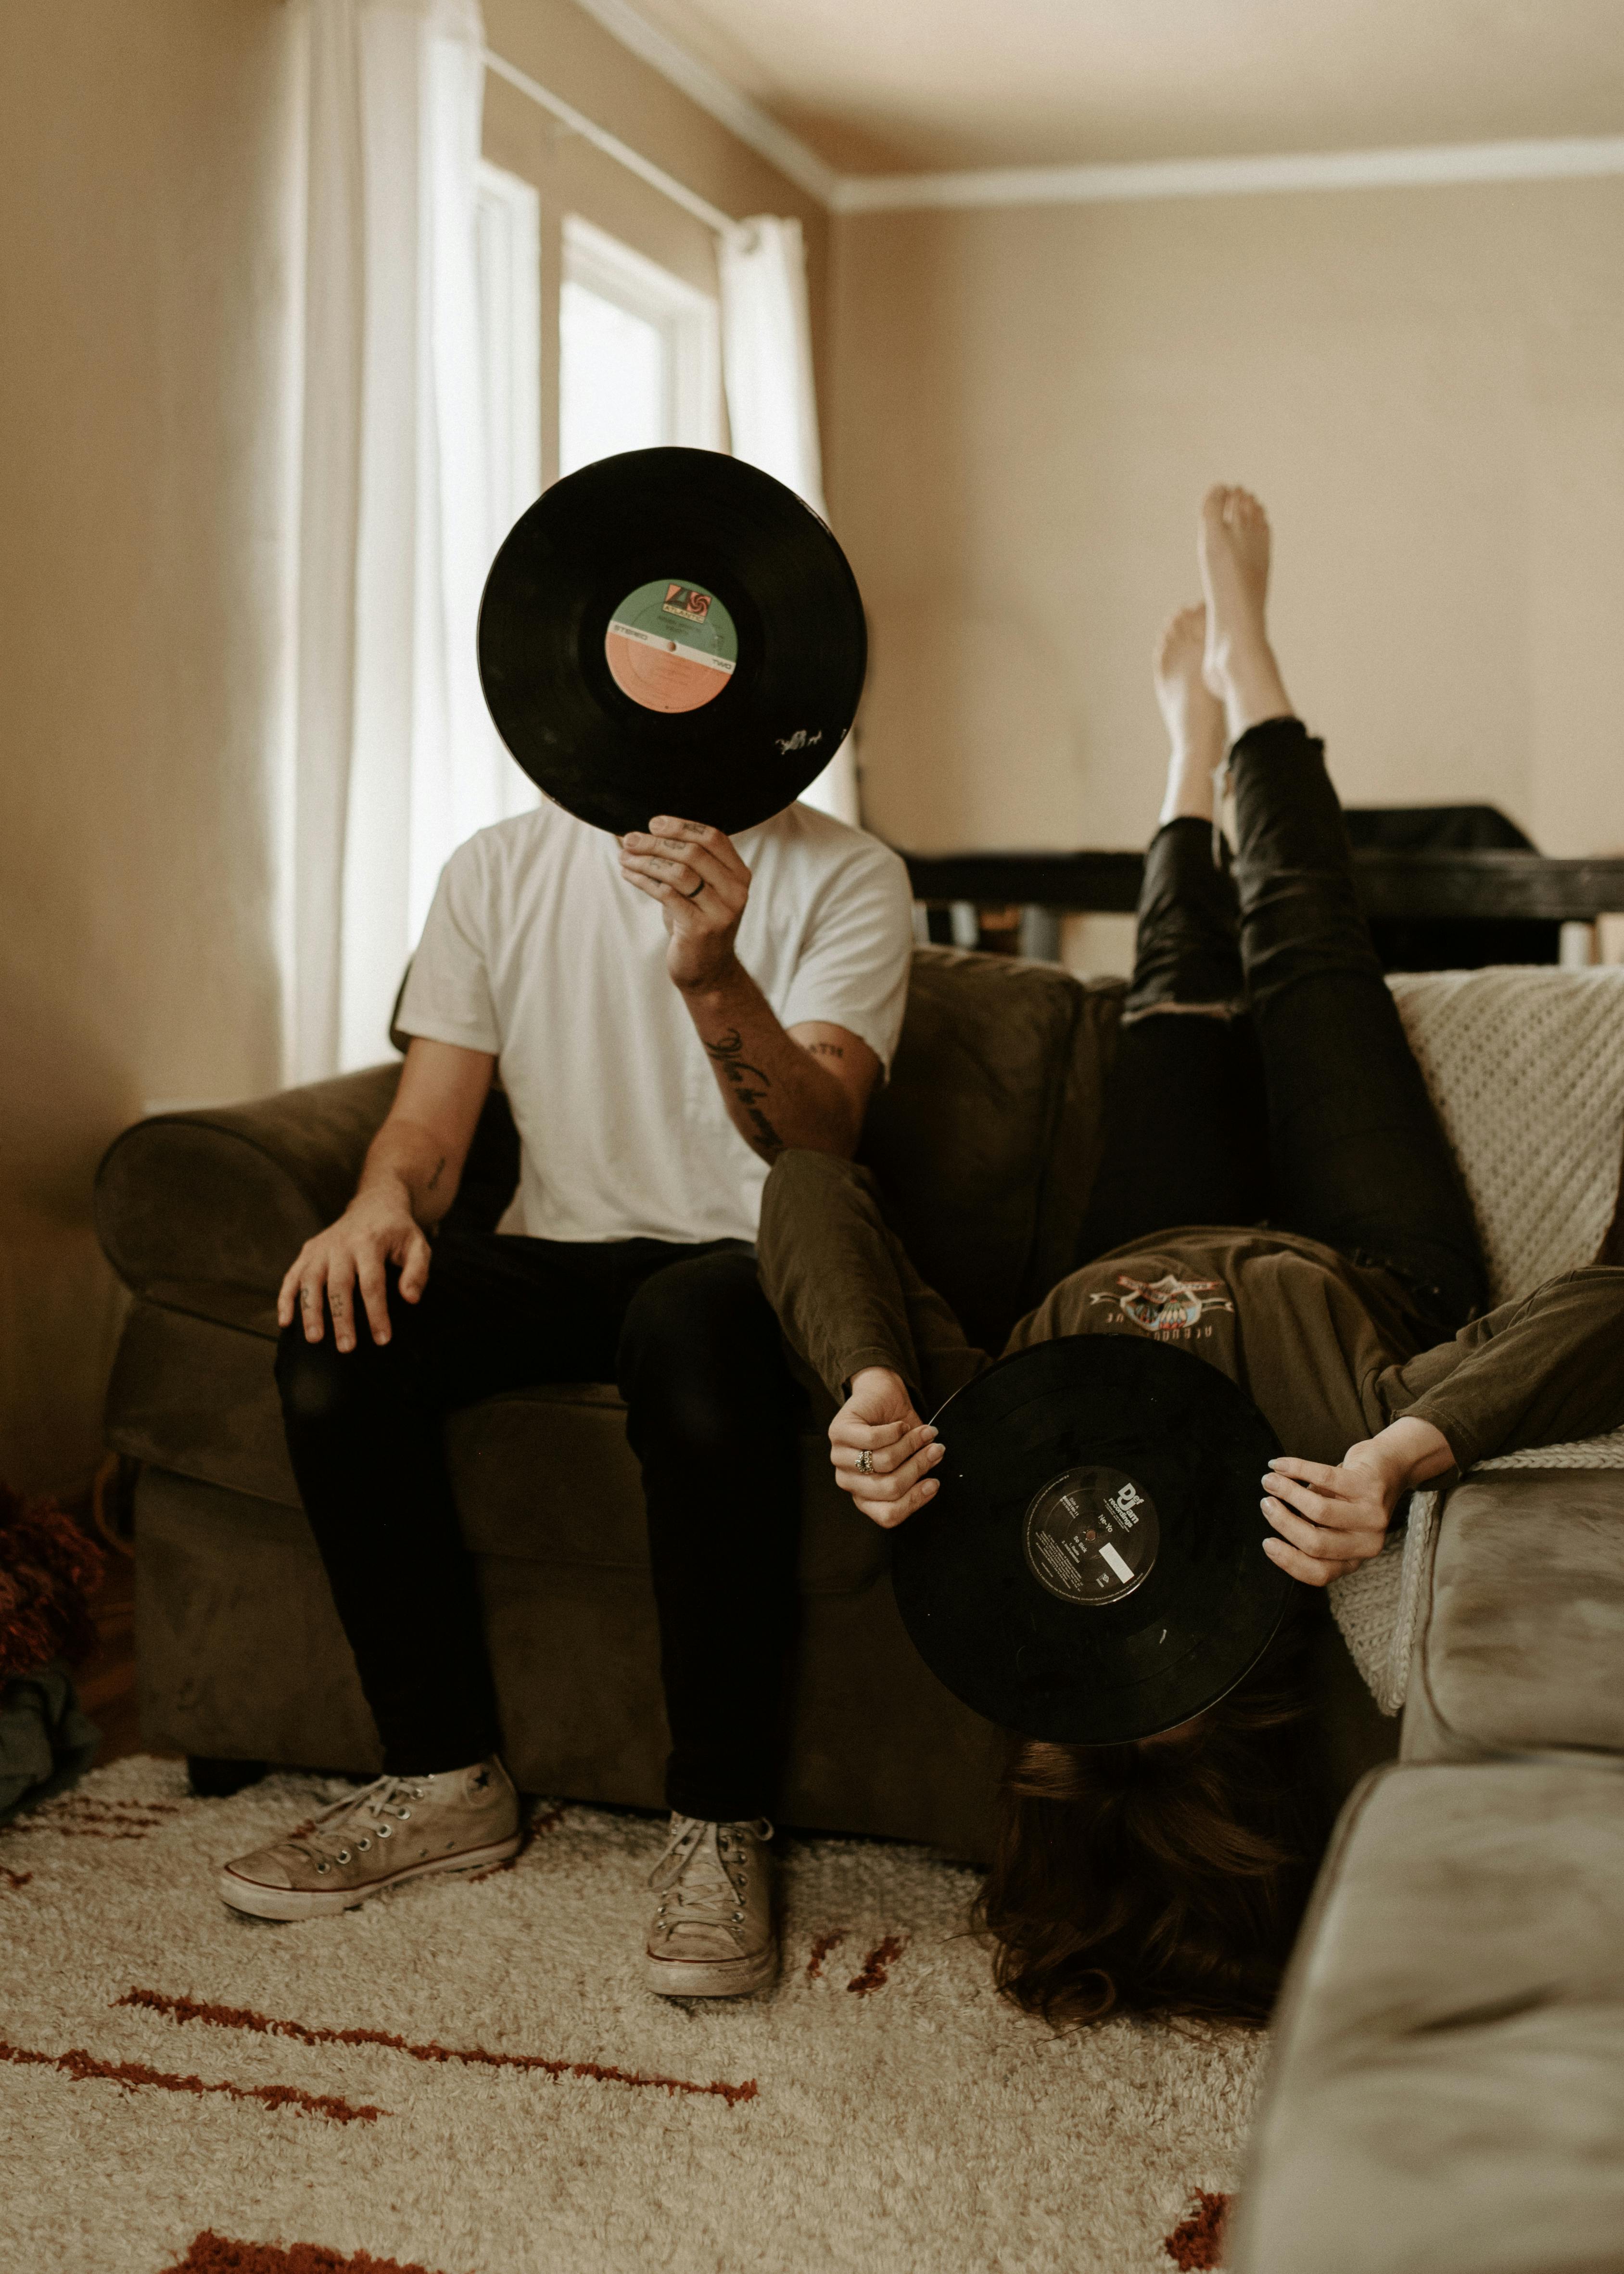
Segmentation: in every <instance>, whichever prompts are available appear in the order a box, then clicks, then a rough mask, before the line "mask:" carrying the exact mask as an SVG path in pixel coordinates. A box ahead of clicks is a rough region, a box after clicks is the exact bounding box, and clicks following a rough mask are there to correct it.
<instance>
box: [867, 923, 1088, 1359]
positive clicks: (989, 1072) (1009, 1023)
mask: <svg viewBox="0 0 1624 2274" xmlns="http://www.w3.org/2000/svg"><path fill="white" fill-rule="evenodd" d="M1121 998H1122V983H1121V982H1120V981H1119V980H1104V981H1100V982H1098V983H1093V984H1090V985H1085V984H1083V983H1081V982H1079V981H1078V980H1075V979H1073V978H1072V977H1071V975H1070V974H1069V973H1067V972H1064V971H1063V970H1061V969H1060V968H1059V967H1058V965H1056V964H1048V963H1023V962H1019V961H1016V960H1013V959H1012V958H1010V957H1007V956H996V955H979V954H960V953H955V952H954V951H953V950H951V949H949V948H921V949H918V950H916V952H915V953H914V974H913V980H912V983H911V985H910V987H909V991H908V1009H907V1018H906V1023H905V1025H904V1027H903V1030H902V1040H901V1043H900V1044H899V1045H898V1051H897V1058H896V1063H895V1065H893V1067H892V1069H891V1081H889V1083H888V1084H887V1085H886V1086H885V1087H884V1088H883V1089H880V1090H878V1091H876V1094H875V1097H874V1101H873V1103H872V1104H871V1105H870V1107H869V1110H868V1121H867V1124H866V1125H865V1127H864V1130H863V1139H862V1144H861V1148H860V1157H861V1159H862V1160H864V1161H865V1162H867V1163H868V1165H869V1166H870V1167H871V1168H872V1169H873V1170H874V1171H875V1174H876V1176H877V1178H879V1181H880V1185H881V1186H882V1188H883V1192H884V1195H885V1204H886V1212H887V1214H888V1216H890V1218H891V1222H892V1224H894V1225H895V1227H896V1230H897V1231H898V1234H899V1236H900V1237H901V1239H902V1240H903V1243H904V1245H905V1246H906V1248H907V1250H908V1253H909V1254H911V1255H912V1256H913V1258H914V1262H915V1263H916V1264H917V1265H918V1267H919V1269H920V1270H921V1273H922V1274H923V1276H924V1277H925V1278H926V1279H927V1280H928V1281H929V1284H931V1285H932V1286H933V1287H935V1288H936V1289H937V1290H938V1291H940V1292H941V1293H942V1294H943V1295H944V1296H945V1297H946V1299H947V1300H948V1302H949V1303H950V1304H951V1306H952V1307H953V1309H954V1311H955V1312H956V1313H957V1314H958V1315H959V1318H960V1320H961V1321H963V1323H964V1326H965V1329H966V1333H967V1334H968V1335H969V1337H970V1338H971V1340H972V1341H973V1342H975V1343H979V1344H981V1345H982V1346H984V1347H986V1348H989V1349H995V1350H996V1349H997V1348H998V1347H999V1346H1000V1345H1001V1344H1003V1341H1004V1337H1005V1336H1006V1335H1007V1334H1008V1332H1009V1330H1010V1328H1011V1326H1012V1325H1013V1324H1014V1322H1015V1321H1016V1320H1017V1319H1018V1318H1019V1316H1020V1315H1021V1314H1022V1313H1023V1312H1024V1311H1026V1310H1027V1309H1029V1308H1030V1307H1031V1306H1032V1305H1033V1304H1034V1303H1035V1302H1037V1301H1039V1300H1040V1299H1041V1297H1042V1296H1043V1295H1044V1294H1046V1293H1047V1292H1048V1291H1049V1287H1050V1286H1051V1285H1052V1284H1054V1281H1055V1280H1056V1278H1057V1277H1059V1276H1061V1275H1062V1274H1063V1273H1064V1272H1065V1271H1068V1270H1070V1269H1071V1266H1072V1263H1073V1261H1074V1260H1075V1259H1074V1255H1073V1252H1072V1244H1073V1242H1074V1240H1075V1237H1076V1231H1077V1226H1078V1224H1079V1223H1080V1221H1081V1216H1082V1209H1083V1207H1084V1204H1085V1203H1086V1200H1087V1196H1088V1188H1089V1186H1091V1185H1092V1183H1093V1181H1094V1170H1095V1167H1096V1165H1097V1157H1098V1156H1097V1148H1098V1142H1099V1121H1100V1115H1099V1108H1100V1097H1101V1090H1102V1088H1103V1084H1104V1078H1105V1073H1106V1069H1107V1067H1108V1066H1109V1062H1110V1058H1111V1056H1112V1054H1113V1052H1114V1050H1115V1047H1116V1021H1117V1018H1118V1015H1119V1013H1120V1009H1121Z"/></svg>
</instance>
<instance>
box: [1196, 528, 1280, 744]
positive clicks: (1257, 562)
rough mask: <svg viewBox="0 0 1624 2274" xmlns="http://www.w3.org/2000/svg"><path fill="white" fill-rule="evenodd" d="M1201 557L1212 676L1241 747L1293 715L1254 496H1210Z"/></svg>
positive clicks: (1207, 669) (1207, 672) (1264, 533)
mask: <svg viewBox="0 0 1624 2274" xmlns="http://www.w3.org/2000/svg"><path fill="white" fill-rule="evenodd" d="M1196 551H1197V553H1198V556H1199V560H1200V563H1201V586H1202V590H1203V591H1205V592H1206V594H1207V651H1206V658H1205V663H1204V666H1203V670H1204V676H1205V678H1206V681H1207V686H1208V687H1209V688H1210V689H1211V690H1212V692H1213V694H1214V695H1215V696H1217V697H1219V698H1220V699H1221V700H1222V704H1223V708H1224V716H1225V718H1226V719H1227V721H1228V724H1229V740H1230V742H1238V741H1239V739H1240V737H1241V736H1242V735H1243V734H1244V733H1245V732H1246V729H1247V728H1248V727H1256V726H1259V725H1260V724H1261V722H1262V721H1263V720H1264V719H1289V718H1290V717H1291V716H1292V715H1293V714H1292V710H1291V698H1290V697H1289V695H1288V694H1287V693H1286V689H1285V683H1284V681H1282V678H1281V676H1280V666H1279V665H1278V664H1277V663H1276V662H1275V660H1274V650H1273V649H1272V648H1271V647H1270V645H1269V641H1268V629H1267V623H1266V621H1265V616H1264V602H1265V599H1266V598H1267V592H1268V572H1269V525H1268V516H1267V514H1266V513H1265V512H1264V510H1263V508H1262V507H1261V506H1260V505H1259V502H1258V501H1257V499H1256V498H1255V497H1253V496H1252V493H1251V491H1250V490H1237V489H1224V488H1222V486H1221V487H1219V488H1216V489H1211V490H1208V492H1207V495H1206V497H1205V498H1204V499H1203V500H1202V501H1201V526H1200V534H1199V538H1198V539H1197V544H1196Z"/></svg>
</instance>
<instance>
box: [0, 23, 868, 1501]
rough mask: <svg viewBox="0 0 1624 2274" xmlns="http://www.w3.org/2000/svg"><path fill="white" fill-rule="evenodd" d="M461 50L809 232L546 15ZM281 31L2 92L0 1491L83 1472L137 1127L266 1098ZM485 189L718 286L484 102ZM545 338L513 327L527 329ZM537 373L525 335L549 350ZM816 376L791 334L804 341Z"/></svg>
mask: <svg viewBox="0 0 1624 2274" xmlns="http://www.w3.org/2000/svg"><path fill="white" fill-rule="evenodd" d="M486 17H487V26H488V30H489V34H490V38H491V43H492V46H493V47H494V48H495V49H497V50H498V51H499V52H500V54H502V55H503V56H506V57H507V58H508V60H510V61H511V62H513V63H515V64H517V65H519V66H520V67H521V68H522V69H524V70H527V71H529V72H531V73H532V74H533V75H534V76H535V77H537V78H538V79H541V80H543V82H544V83H545V84H546V85H548V86H550V87H553V88H554V89H556V90H557V91H558V92H559V93H560V94H563V95H565V96H566V97H567V98H568V99H569V100H571V101H573V102H575V103H576V104H578V105H579V106H580V108H581V109H583V110H585V111H587V112H588V114H589V115H590V116H592V117H596V118H598V119H599V120H601V121H602V123H603V124H605V125H607V126H609V127H610V128H612V129H613V131H615V132H619V133H620V134H621V135H623V136H624V137H625V138H626V139H628V140H629V141H631V142H633V143H634V144H635V146H636V147H639V148H640V149H642V150H643V151H644V152H645V153H646V154H648V155H649V156H650V157H651V158H653V159H655V160H656V161H657V162H659V163H661V164H663V165H665V166H666V167H667V168H668V169H670V170H671V171H672V172H673V174H675V175H677V176H679V177H680V178H682V179H683V180H685V181H687V182H688V184H690V185H691V186H692V187H693V188H694V189H695V190H697V191H698V192H700V193H701V194H702V195H703V196H705V197H708V198H710V199H711V200H714V201H715V202H716V203H717V204H718V205H719V206H721V207H724V208H725V209H726V210H728V211H731V212H733V213H738V214H744V213H749V212H760V211H771V212H776V213H799V214H801V215H802V217H803V219H805V220H806V221H807V222H808V224H809V243H810V249H811V252H812V256H813V260H814V263H815V267H816V279H815V290H816V292H817V294H818V296H819V299H820V302H821V298H822V293H823V286H822V276H823V268H822V263H823V258H824V252H825V246H826V235H827V232H826V229H825V228H824V225H823V221H822V217H821V216H820V215H817V214H816V213H815V212H814V211H813V210H812V209H810V208H809V207H808V204H807V201H806V200H804V199H803V198H801V196H800V194H799V193H798V192H794V191H793V190H792V189H791V188H790V185H789V184H786V183H785V182H783V181H782V180H781V178H780V177H778V175H776V174H775V173H773V172H772V170H771V169H769V168H767V167H765V166H763V164H762V163H761V162H760V161H758V160H757V159H756V158H755V157H754V156H753V155H752V154H750V153H748V151H745V150H743V149H742V148H741V146H740V145H738V144H737V143H736V142H735V141H734V140H733V138H732V137H731V136H730V135H728V134H727V133H726V132H725V130H724V129H722V128H721V127H720V126H718V125H717V124H716V123H715V122H714V121H713V120H711V118H709V117H706V116H705V115H704V114H703V112H701V111H699V110H698V109H695V106H694V105H693V104H692V103H690V102H688V100H687V99H686V98H685V97H684V96H682V95H680V94H678V93H677V92H676V91H675V90H674V89H673V88H672V87H669V86H668V85H667V84H666V83H665V81H664V80H662V79H658V77H657V76H656V75H655V74H654V73H653V72H650V71H649V70H648V69H647V68H646V67H645V66H643V64H639V63H638V62H636V61H635V58H634V57H632V56H630V55H628V52H627V51H626V50H625V49H623V48H620V47H619V46H618V45H617V44H616V43H615V42H614V41H613V40H611V39H609V38H608V37H607V35H606V34H604V33H603V32H602V31H601V29H600V28H599V27H598V26H597V25H596V24H594V23H593V22H592V21H591V20H590V19H589V18H587V17H585V16H583V14H581V12H580V11H577V10H576V9H575V8H574V7H572V6H570V5H569V4H568V0H488V5H487V10H486ZM297 59H298V29H297V10H295V9H293V8H290V7H287V6H284V5H282V4H281V0H229V4H222V0H140V5H139V6H132V5H131V4H130V0H11V6H9V7H8V9H7V11H6V69H5V72H4V74H0V244H4V248H5V252H4V289H3V290H0V310H3V311H4V312H3V314H0V324H3V326H4V332H3V335H0V528H4V532H5V542H4V547H3V548H0V561H3V566H0V579H3V580H4V581H3V582H0V684H4V689H5V701H4V709H3V710H0V738H3V739H0V1477H4V1478H6V1479H8V1480H10V1481H11V1482H13V1483H15V1484H19V1485H22V1486H24V1487H27V1488H30V1489H38V1488H51V1489H58V1490H66V1489H73V1488H76V1487H79V1485H81V1484H82V1483H83V1481H84V1480H85V1479H86V1477H87V1476H88V1474H89V1473H90V1472H91V1470H92V1468H93V1467H94V1464H95V1461H96V1459H97V1457H98V1455H99V1451H100V1427H99V1422H100V1411H101V1400H102V1385H103V1382H104V1380H105V1375H106V1368H107V1363H108V1359H109V1355H110V1352H111V1347H112V1344H113V1341H114V1339H115V1337H116V1335H117V1322H118V1297H117V1289H116V1288H115V1286H114V1284H113V1283H112V1280H111V1277H110V1275H109V1273H108V1272H107V1270H106V1268H105V1266H104V1265H103V1264H102V1261H101V1258H100V1255H99V1253H98V1251H97V1249H96V1246H95V1242H94V1237H93V1235H92V1232H91V1230H90V1213H89V1209H90V1180H91V1176H92V1172H93V1171H94V1166H95V1163H96V1160H97V1158H98V1156H99V1155H100V1153H101V1151H102V1148H103V1147H104V1146H105V1144H106V1143H107V1142H108V1141H109V1138H111V1137H112V1136H113V1135H114V1134H115V1133H117V1131H118V1130H119V1129H120V1128H121V1127H123V1126H124V1125H125V1124H126V1123H127V1122H128V1121H130V1120H131V1119H132V1118H134V1117H136V1116H137V1115H139V1113H140V1112H141V1111H142V1110H143V1107H144V1106H145V1105H146V1104H147V1103H149V1102H154V1101H167V1102H171V1103H173V1102H176V1101H180V1102H186V1103H192V1102H205V1101H216V1102H217V1101H221V1100H223V1099H228V1098H234V1097H243V1096H253V1095H255V1094H256V1093H259V1092H262V1091H265V1090H268V1089H272V1088H275V1086H276V1083H277V1081H278V1068H279V1063H280V1035H279V1031H278V1019H279V1001H278V982H277V973H276V969H275V961H274V945H273V942H274V907H273V896H274V874H273V869H274V862H273V843H274V832H273V816H272V810H271V808H272V802H273V794H274V791H273V784H274V779H275V775H276V764H275V754H276V750H277V747H278V736H279V734H280V733H281V731H282V719H281V713H280V711H279V701H280V696H279V689H280V687H281V684H282V669H283V664H284V661H285V658H284V654H283V650H282V639H283V635H284V627H285V623H286V594H285V584H286V578H287V574H288V563H289V539H290V537H291V533H292V532H291V523H290V520H289V510H288V498H289V489H288V472H289V407H290V403H291V402H292V399H293V398H292V395H291V392H290V378H291V365H290V360H289V350H290V344H291V341H290V333H289V313H290V310H291V307H292V304H293V296H294V293H295V291H296V280H297V225H298V223H297V215H298V196H297V188H298V180H297V177H298V167H297V105H298V98H299V85H298V74H297ZM489 121H490V133H489V148H490V154H491V155H492V158H493V159H494V160H496V162H499V163H501V164H506V165H509V166H511V167H513V168H515V170H517V171H520V172H523V173H526V174H527V175H528V176H529V177H530V178H532V179H535V180H537V181H538V182H539V183H540V184H541V185H542V187H543V191H544V211H545V215H546V216H547V223H548V227H547V230H546V245H547V247H548V260H549V264H550V265H549V268H548V273H547V278H546V280H545V281H546V283H548V284H550V285H553V286H555V285H556V274H557V272H556V260H557V224H558V222H559V220H560V218H561V215H562V214H563V213H564V212H565V211H566V210H575V211H580V212H583V213H586V214H588V215H590V218H592V219H593V220H595V221H597V222H599V224H600V225H601V226H602V227H605V228H607V229H610V230H614V231H615V232H616V233H617V234H619V235H620V236H622V237H626V238H628V240H629V241H630V242H632V243H633V244H635V245H638V246H639V247H640V248H641V249H642V250H643V251H645V252H648V253H650V255H651V256H652V257H653V258H656V259H658V260H665V261H666V262H668V263H669V265H671V266H672V267H675V268H677V269H678V270H679V271H680V273H683V274H685V275H690V276H692V277H693V278H694V281H695V282H701V283H706V282H714V254H713V252H712V249H711V242H710V238H709V236H708V233H707V232H706V231H705V230H703V228H702V227H701V226H700V225H699V224H697V223H695V222H690V221H689V220H688V218H687V217H686V216H685V215H681V214H680V213H678V212H676V211H675V210H674V209H673V208H672V207H669V206H667V205H666V204H665V202H664V201H663V200H660V199H659V198H658V196H657V195H656V194H655V193H654V192H652V191H649V190H647V189H645V188H644V187H643V185H641V184H636V183H635V182H632V181H630V180H628V177H625V176H623V175H622V174H620V171H619V170H618V169H615V168H613V166H611V165H610V163H609V162H608V161H607V160H605V159H602V158H600V157H598V156H597V155H596V154H594V153H592V152H591V151H590V150H589V149H587V148H586V147H583V145H581V144H580V143H579V142H578V141H574V140H571V139H558V138H556V137H555V136H554V135H553V130H552V126H551V123H550V122H549V121H547V120H545V118H544V117H543V116H542V114H541V113H540V112H538V110H537V109H535V108H534V106H533V105H530V104H529V103H526V102H523V100H522V99H521V98H520V97H518V96H517V95H515V94H513V93H512V92H511V90H510V89H508V88H507V87H503V86H501V85H500V83H498V82H496V81H494V80H492V82H491V84H490V90H489ZM547 305H550V302H549V300H547V299H544V308H545V306H547ZM548 336H549V337H550V336H551V334H550V332H549V335H548ZM820 347H821V326H820Z"/></svg>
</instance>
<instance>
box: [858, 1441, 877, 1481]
mask: <svg viewBox="0 0 1624 2274" xmlns="http://www.w3.org/2000/svg"><path fill="white" fill-rule="evenodd" d="M857 1473H858V1475H859V1476H860V1477H871V1476H872V1475H873V1474H874V1456H873V1454H872V1453H871V1452H870V1451H869V1450H868V1447H867V1445H865V1446H864V1447H863V1449H862V1450H861V1453H859V1455H858V1456H857Z"/></svg>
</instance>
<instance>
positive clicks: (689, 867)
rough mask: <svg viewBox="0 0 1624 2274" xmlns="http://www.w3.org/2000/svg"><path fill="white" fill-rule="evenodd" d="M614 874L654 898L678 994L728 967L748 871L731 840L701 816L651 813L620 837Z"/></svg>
mask: <svg viewBox="0 0 1624 2274" xmlns="http://www.w3.org/2000/svg"><path fill="white" fill-rule="evenodd" d="M620 874H621V875H622V876H623V877H625V879H626V881H627V883H628V885H635V886H636V887H637V890H638V891H639V892H646V893H647V894H648V896H649V898H650V900H658V902H659V903H660V907H661V909H662V911H663V912H664V915H665V930H666V932H667V934H668V935H669V945H668V946H667V947H666V950H665V968H666V970H667V971H668V972H669V973H670V974H671V977H672V980H673V983H674V984H675V985H677V986H678V987H680V988H681V989H682V990H683V992H684V993H685V994H686V993H689V992H692V993H695V994H697V993H701V992H703V990H705V989H706V988H710V987H714V986H716V985H718V983H719V982H721V981H722V980H724V979H726V977H727V976H728V975H729V974H730V973H731V971H732V969H733V943H734V941H735V940H736V939H737V937H738V934H739V919H740V917H741V915H743V914H744V905H745V902H746V901H747V900H748V899H749V897H750V872H749V870H748V869H747V868H746V867H745V865H744V862H742V861H741V859H740V857H739V855H738V854H737V852H736V851H735V850H734V849H733V840H732V839H731V838H729V837H727V836H725V835H724V834H723V832H722V831H721V830H719V829H712V828H711V827H710V826H709V825H707V824H706V823H704V822H703V821H680V820H679V819H678V818H677V817H675V816H674V815H673V814H669V813H657V814H656V815H655V816H654V818H653V819H652V820H651V821H650V824H649V826H648V828H647V829H646V830H642V829H634V830H628V832H627V834H626V835H625V836H624V837H622V838H621V839H620Z"/></svg>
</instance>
